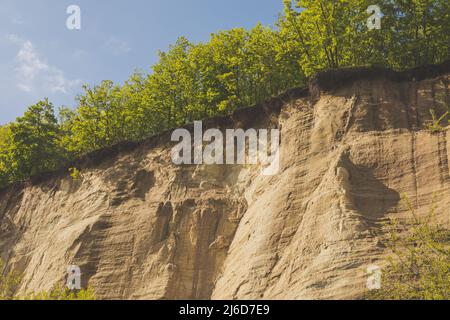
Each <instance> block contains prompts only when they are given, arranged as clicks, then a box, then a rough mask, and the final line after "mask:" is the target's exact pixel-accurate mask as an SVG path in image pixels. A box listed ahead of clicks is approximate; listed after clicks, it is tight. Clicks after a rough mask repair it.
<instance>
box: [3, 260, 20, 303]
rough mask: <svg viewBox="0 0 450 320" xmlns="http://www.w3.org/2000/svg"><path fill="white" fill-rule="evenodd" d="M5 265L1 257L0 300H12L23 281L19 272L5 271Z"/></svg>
mask: <svg viewBox="0 0 450 320" xmlns="http://www.w3.org/2000/svg"><path fill="white" fill-rule="evenodd" d="M4 269H5V265H4V263H3V261H2V260H1V259H0V300H12V299H14V294H15V292H16V290H17V288H18V287H19V285H20V282H21V281H22V277H21V275H20V274H19V273H18V272H15V271H10V272H8V273H6V274H3V273H4V271H5V270H4Z"/></svg>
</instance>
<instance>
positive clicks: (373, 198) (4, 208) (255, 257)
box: [0, 74, 450, 299]
mask: <svg viewBox="0 0 450 320" xmlns="http://www.w3.org/2000/svg"><path fill="white" fill-rule="evenodd" d="M329 76H330V77H331V75H329ZM411 78H412V76H411ZM319 80H320V79H319ZM341 80H342V83H343V84H342V85H336V84H334V85H333V88H332V89H331V88H327V87H326V85H323V86H322V87H321V86H320V85H318V86H316V87H315V88H314V89H312V90H310V91H311V94H313V95H310V94H307V93H306V92H302V91H301V90H297V91H295V90H294V91H292V92H291V93H290V94H289V95H285V96H284V97H282V98H280V99H274V100H272V101H270V102H268V103H266V104H264V105H261V106H258V107H255V108H252V109H246V110H242V111H239V112H237V113H236V114H235V115H233V116H232V117H229V118H221V119H215V120H211V121H209V122H207V123H204V126H205V127H219V128H221V129H227V128H244V129H245V128H279V129H280V130H281V169H280V172H279V174H277V175H274V176H263V175H261V171H260V169H261V168H260V167H258V166H252V165H246V166H244V165H235V166H217V165H216V166H207V165H197V166H196V165H191V166H176V165H174V164H172V161H171V157H170V151H171V148H172V147H173V145H174V143H171V142H170V133H167V134H163V135H161V136H158V137H155V138H152V139H149V140H148V141H146V142H143V143H140V144H136V145H132V144H129V145H122V146H118V147H115V148H113V149H111V150H105V151H103V152H99V153H96V154H93V155H90V156H88V157H86V158H85V159H83V160H82V161H80V163H78V166H79V168H80V169H81V170H82V179H80V180H78V181H73V180H72V179H71V178H70V177H69V176H68V174H66V173H65V171H64V172H61V173H58V174H54V175H51V176H48V177H41V178H40V179H38V180H36V181H34V182H29V183H27V184H22V185H17V186H14V187H11V188H9V189H6V190H3V191H2V192H1V193H0V256H1V257H2V258H3V260H5V261H6V262H7V264H8V267H9V268H15V269H18V270H20V271H23V273H24V279H23V283H22V286H21V289H20V293H24V292H29V291H32V290H44V289H50V288H51V287H52V286H53V285H55V284H57V283H58V284H61V283H64V278H65V274H66V269H67V266H68V265H71V264H76V265H79V266H80V267H81V270H82V273H83V276H82V283H83V285H84V286H86V285H88V284H89V285H91V286H93V287H94V288H95V290H96V293H97V296H98V297H99V298H106V299H118V298H125V299H163V298H165V299H210V298H213V299H341V298H361V297H363V295H364V292H365V282H366V273H365V272H366V268H367V266H368V265H370V264H373V263H375V264H376V263H380V264H382V262H381V261H380V259H381V258H382V257H383V254H384V253H385V251H384V248H383V246H382V245H381V242H380V241H379V238H378V233H379V231H380V228H381V225H382V223H383V221H385V220H386V219H387V218H388V217H390V216H397V217H405V216H407V211H406V209H405V206H404V205H403V203H402V202H401V200H400V199H401V194H403V193H405V194H407V195H408V196H409V197H410V198H411V199H412V201H413V203H414V205H415V206H416V207H417V208H418V212H419V213H421V214H424V213H426V212H427V210H428V208H429V205H430V203H431V200H432V197H433V194H437V204H438V205H439V208H440V210H439V216H438V217H437V218H438V219H439V220H440V221H442V222H443V223H447V224H448V223H449V214H450V212H449V208H450V206H449V205H450V190H449V189H450V168H449V162H448V159H449V157H450V151H449V150H450V132H449V131H446V132H442V133H439V134H431V133H430V132H428V131H426V130H425V129H424V126H423V124H424V122H425V121H427V120H429V118H430V116H429V110H430V108H435V109H436V110H437V111H438V114H440V113H441V112H442V110H444V107H443V104H442V103H441V102H440V101H441V100H444V101H445V100H446V101H447V102H450V94H449V91H450V86H449V83H450V76H449V75H448V74H447V75H445V74H444V75H440V76H437V77H432V78H429V79H426V80H420V81H414V80H412V79H409V80H407V79H406V78H405V79H403V78H396V77H393V76H386V75H381V76H375V77H368V76H366V77H359V78H358V77H354V79H352V80H351V81H349V80H348V79H347V80H345V79H344V78H342V79H341ZM344 80H345V81H344ZM338 82H339V81H338ZM344 82H345V84H344ZM320 91H322V92H320ZM319 92H320V94H319ZM288 98H289V99H288Z"/></svg>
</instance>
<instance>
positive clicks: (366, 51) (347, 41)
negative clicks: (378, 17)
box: [280, 0, 450, 75]
mask: <svg viewBox="0 0 450 320" xmlns="http://www.w3.org/2000/svg"><path fill="white" fill-rule="evenodd" d="M284 3H285V15H284V16H283V17H281V18H280V33H281V35H282V37H283V38H284V39H285V41H286V43H288V49H289V51H291V52H299V53H300V62H301V63H300V64H301V66H302V68H303V70H304V71H305V73H306V74H307V75H311V74H313V73H315V72H317V71H319V70H323V69H328V68H339V67H344V66H360V65H382V66H387V67H390V68H393V69H396V70H404V69H408V68H411V67H416V66H420V65H424V64H433V63H439V62H442V61H444V60H445V59H448V58H449V53H450V4H449V1H448V0H411V1H409V0H408V1H404V0H380V1H377V2H376V4H377V5H378V6H379V7H380V8H381V11H382V12H383V15H384V16H383V18H382V27H381V30H369V29H368V27H367V19H368V16H369V15H368V14H367V11H366V10H367V8H368V7H369V6H370V5H372V4H374V3H373V1H371V0H339V1H335V0H298V1H294V3H295V6H296V7H297V8H302V9H303V10H302V11H301V12H298V10H294V8H293V6H292V1H291V0H284Z"/></svg>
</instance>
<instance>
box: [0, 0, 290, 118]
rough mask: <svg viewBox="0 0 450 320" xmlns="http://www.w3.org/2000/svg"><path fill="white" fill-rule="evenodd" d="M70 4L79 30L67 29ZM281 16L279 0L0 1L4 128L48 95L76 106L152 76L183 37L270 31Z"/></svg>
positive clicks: (0, 110) (0, 96) (0, 100)
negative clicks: (162, 54) (107, 88)
mask: <svg viewBox="0 0 450 320" xmlns="http://www.w3.org/2000/svg"><path fill="white" fill-rule="evenodd" d="M73 4H74V5H78V6H79V7H80V8H81V30H68V29H67V27H66V20H67V18H68V16H69V15H68V14H67V13H66V9H67V7H68V6H69V5H73ZM281 11H282V1H281V0H172V1H169V0H94V1H93V0H70V1H66V0H0V124H4V123H6V122H9V121H12V120H14V119H15V118H16V117H17V116H20V115H21V114H22V113H23V111H24V110H25V109H26V108H27V107H28V106H29V105H32V104H34V103H35V102H37V101H38V100H40V99H42V98H44V97H48V98H49V99H50V101H52V102H53V103H54V105H55V106H56V107H59V106H61V105H66V106H74V105H75V96H76V95H77V94H79V93H81V85H82V84H84V83H87V84H96V83H99V82H100V81H101V80H103V79H110V80H113V81H115V82H118V83H122V82H123V81H124V80H126V79H127V78H128V76H129V75H130V74H131V73H132V72H133V71H134V70H136V69H139V70H144V71H149V70H150V66H151V65H152V64H153V63H155V62H156V61H157V52H158V50H166V49H167V48H168V46H169V45H170V44H171V43H174V42H175V41H176V39H177V38H178V37H179V36H186V37H187V38H188V39H189V40H191V41H204V40H207V39H208V38H209V35H210V34H211V33H212V32H215V31H218V30H223V29H230V28H233V27H246V28H251V27H253V26H254V25H256V23H258V22H261V23H263V24H265V25H272V24H274V23H275V21H276V19H277V15H278V13H279V12H281Z"/></svg>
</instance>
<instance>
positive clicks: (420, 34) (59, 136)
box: [0, 0, 450, 187]
mask: <svg viewBox="0 0 450 320" xmlns="http://www.w3.org/2000/svg"><path fill="white" fill-rule="evenodd" d="M283 1H284V4H285V10H284V14H283V15H281V16H280V18H279V21H278V24H277V28H269V27H264V26H262V25H260V24H258V25H257V26H255V27H254V28H253V29H251V30H245V29H243V28H234V29H231V30H227V31H220V32H217V33H215V34H212V35H211V37H210V39H209V40H208V41H207V42H205V43H197V44H194V43H192V42H190V41H188V40H187V39H186V38H184V37H181V38H179V39H178V40H177V41H176V43H175V44H173V45H172V46H170V48H169V50H168V51H167V52H160V54H159V58H160V59H159V62H158V63H156V64H155V65H153V67H152V70H151V72H150V74H145V73H141V72H136V73H134V74H133V75H132V76H131V77H130V78H129V79H128V81H126V82H125V83H124V84H123V85H117V84H114V83H113V82H112V81H108V80H105V81H103V82H101V83H100V84H98V85H95V86H87V85H85V86H83V90H84V92H83V93H82V94H81V95H80V96H79V97H78V98H77V103H78V104H77V107H76V108H75V109H73V110H72V109H69V108H61V109H60V110H59V122H58V121H57V119H56V117H55V114H54V110H53V106H52V105H51V103H49V102H48V100H44V101H40V102H38V103H37V104H36V105H34V106H31V107H30V108H29V109H28V111H27V112H26V113H25V115H24V116H23V117H21V118H18V119H17V121H16V122H13V123H11V124H9V125H7V126H4V127H0V187H1V186H5V185H7V184H9V183H12V182H16V181H21V180H24V179H27V178H29V177H30V176H33V175H35V174H38V173H41V172H45V171H51V170H54V169H56V168H58V167H59V166H60V165H61V164H62V163H65V162H66V161H67V160H72V159H74V158H75V157H78V156H81V155H83V154H86V153H88V152H91V151H94V150H98V149H101V148H105V147H108V146H111V145H114V144H117V143H119V142H122V141H137V140H141V139H143V138H145V137H148V136H150V135H153V134H157V133H160V132H162V131H164V130H167V129H171V128H174V127H176V126H180V125H183V124H186V123H190V122H192V121H194V120H199V119H203V118H208V117H213V116H218V115H226V114H230V113H231V112H233V111H234V110H236V109H237V108H240V107H243V106H250V105H253V104H256V103H259V102H261V101H264V100H265V99H267V98H269V97H272V96H276V95H278V94H280V93H281V92H283V91H285V90H287V89H290V88H292V87H297V86H302V85H305V84H306V82H307V77H309V76H311V75H312V74H314V73H315V72H317V71H319V70H323V69H329V68H340V67H345V66H361V65H379V66H386V67H390V68H394V69H398V70H402V69H406V68H410V67H415V66H419V65H423V64H431V63H438V62H442V61H443V60H445V59H448V58H449V54H450V2H449V1H448V0H408V1H405V0H380V1H378V2H377V4H378V5H379V6H380V7H381V10H382V12H383V13H384V17H383V19H382V28H381V30H369V29H368V27H367V19H368V17H369V15H368V13H367V8H368V7H369V5H372V4H373V1H372V0H338V1H336V0H295V1H292V0H283ZM293 3H294V6H293ZM295 7H296V8H295ZM300 8H301V10H300ZM434 120H435V121H434V122H435V123H434V125H433V124H432V127H430V129H431V130H436V129H439V127H438V126H435V124H436V121H437V120H439V119H437V118H436V119H434Z"/></svg>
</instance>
